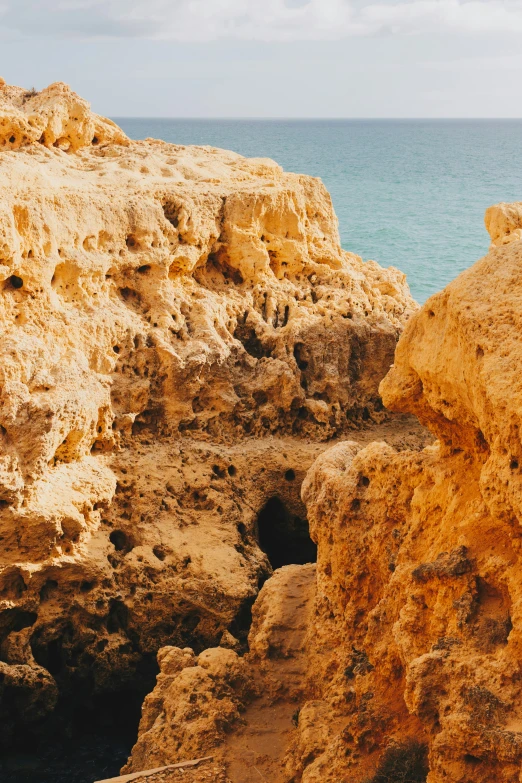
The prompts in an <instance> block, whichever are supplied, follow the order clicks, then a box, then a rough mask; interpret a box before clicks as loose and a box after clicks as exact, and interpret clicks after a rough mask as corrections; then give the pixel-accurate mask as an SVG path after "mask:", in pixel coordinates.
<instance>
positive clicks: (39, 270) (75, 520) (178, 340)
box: [0, 84, 415, 742]
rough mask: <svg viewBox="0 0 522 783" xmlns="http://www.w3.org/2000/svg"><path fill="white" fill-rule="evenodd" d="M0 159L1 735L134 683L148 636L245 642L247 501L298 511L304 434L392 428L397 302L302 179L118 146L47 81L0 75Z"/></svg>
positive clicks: (153, 648) (151, 644)
mask: <svg viewBox="0 0 522 783" xmlns="http://www.w3.org/2000/svg"><path fill="white" fill-rule="evenodd" d="M0 147H1V149H0V178H1V182H2V190H1V195H0V287H1V292H0V324H1V331H0V383H1V395H0V441H1V450H0V538H1V553H0V557H1V560H0V563H1V565H0V600H1V602H0V636H1V640H0V641H2V660H3V663H2V664H1V665H2V667H3V669H5V670H6V671H5V675H6V678H5V679H3V680H2V682H1V683H0V711H1V710H2V709H4V710H7V711H8V712H9V715H10V718H11V720H10V723H9V726H11V727H14V726H15V725H16V721H17V720H22V719H23V720H25V721H27V720H30V719H33V718H34V719H35V720H37V719H40V718H41V716H42V714H43V713H45V711H46V710H47V711H51V710H52V709H53V708H54V705H55V704H56V698H57V691H56V685H55V681H56V683H58V685H59V689H60V691H61V693H62V694H64V693H69V694H75V699H76V701H77V700H78V699H80V700H82V699H83V700H84V702H88V701H89V700H95V699H96V696H97V694H98V693H100V692H103V691H107V690H108V689H123V688H127V689H133V688H135V687H136V683H138V682H145V681H147V682H151V677H153V675H154V673H155V668H154V667H155V663H154V661H155V655H156V652H157V650H158V648H159V647H161V646H163V645H178V646H180V647H181V648H183V647H184V646H185V645H187V644H189V643H190V644H191V646H193V647H194V648H195V649H196V652H200V651H201V650H202V649H204V648H205V647H208V646H209V645H215V644H217V643H219V642H220V640H221V637H222V634H223V633H224V632H225V631H227V632H229V633H231V634H232V635H234V636H235V637H239V641H241V637H242V636H243V637H244V635H245V634H246V631H247V630H248V622H249V609H250V605H251V603H252V601H253V599H254V597H255V595H256V594H257V591H258V589H259V584H260V583H261V582H262V580H263V579H264V578H265V577H266V576H267V575H268V574H269V573H270V565H269V563H268V560H267V558H266V556H265V555H264V553H263V552H262V551H261V550H260V548H259V546H258V541H257V531H256V519H257V515H258V512H259V510H260V509H261V508H262V506H263V505H264V503H265V502H266V501H267V500H268V499H269V498H271V497H274V496H276V495H277V496H279V498H280V499H281V500H282V501H283V502H284V504H285V506H286V509H287V512H288V513H289V514H291V515H294V516H297V517H300V518H303V519H304V515H305V511H304V507H303V505H302V503H301V501H300V499H299V484H300V480H301V479H302V477H303V475H304V472H305V471H306V469H307V467H308V466H309V465H310V464H311V461H312V460H313V458H314V457H315V456H317V454H318V453H320V451H321V450H322V449H323V448H324V446H321V445H320V444H321V443H323V442H325V441H326V440H327V439H329V438H332V437H334V436H337V435H339V434H342V433H343V432H345V431H346V430H349V429H353V428H354V427H357V426H359V425H360V424H364V425H368V424H371V423H372V422H374V421H379V420H381V419H383V418H384V417H385V414H384V413H383V411H382V405H381V402H380V398H379V394H378V384H379V382H380V380H381V379H382V377H383V376H384V374H385V373H386V371H387V370H388V368H389V366H390V364H391V362H392V357H393V352H394V349H395V344H396V340H397V338H398V335H399V332H400V331H401V329H402V327H403V326H404V324H405V322H406V321H407V319H408V317H409V315H410V314H411V313H412V312H413V311H414V310H415V304H414V302H413V300H412V299H411V297H410V295H409V292H408V289H407V286H406V282H405V278H404V275H402V274H401V273H400V272H398V271H397V270H394V269H388V270H383V269H381V268H380V267H379V266H378V265H377V264H375V263H373V262H368V263H366V264H363V263H362V261H361V259H360V258H358V257H357V256H354V255H352V254H350V253H346V252H344V251H343V250H342V249H341V248H340V244H339V236H338V231H337V221H336V218H335V215H334V212H333V209H332V204H331V201H330V198H329V196H328V193H327V192H326V190H325V188H324V187H323V185H322V183H321V182H320V181H319V180H316V179H312V178H310V177H306V176H301V175H295V174H287V173H285V172H283V171H282V169H281V168H280V167H279V166H278V165H277V164H275V163H274V162H272V161H270V160H247V159H245V158H242V157H240V156H239V155H236V154H234V153H232V152H224V151H219V150H216V149H212V148H207V147H199V148H198V147H194V148H186V147H181V146H177V145H172V144H166V143H164V142H161V141H154V140H146V141H141V142H132V141H130V140H129V139H127V138H126V137H125V135H124V134H123V133H122V131H121V130H120V129H119V128H117V127H116V126H115V125H114V124H113V123H111V122H110V121H108V120H105V119H103V118H100V117H97V116H96V115H94V114H92V113H91V112H90V110H89V107H88V105H87V104H86V103H85V101H83V100H82V99H81V98H79V97H78V96H77V95H75V94H74V93H72V92H71V91H70V90H69V88H68V87H67V86H66V85H63V84H55V85H51V87H49V88H48V89H46V90H44V91H43V92H41V93H39V94H34V93H33V91H31V92H26V91H24V90H21V89H19V88H15V87H9V86H6V85H5V84H2V85H0ZM254 436H255V438H254ZM282 437H285V438H287V440H285V441H281V440H280V439H281V438H282ZM299 438H301V440H299ZM304 438H307V439H311V440H313V441H314V443H315V445H314V443H305V442H304V440H303V439H304ZM245 439H246V440H245ZM278 439H279V440H278ZM40 675H41V677H40ZM34 677H38V678H40V679H41V680H42V688H41V691H40V694H39V696H38V698H36V697H34V694H33V684H32V683H33V679H34ZM4 683H8V686H9V687H8V696H9V697H7V695H6V694H7V690H5V688H7V686H5V688H4ZM2 688H4V691H5V693H4V697H2ZM93 703H94V702H93ZM7 705H8V706H7ZM11 736H12V735H11V734H10V732H9V731H8V730H7V729H6V731H4V732H3V733H2V740H4V741H7V742H9V741H10V737H11Z"/></svg>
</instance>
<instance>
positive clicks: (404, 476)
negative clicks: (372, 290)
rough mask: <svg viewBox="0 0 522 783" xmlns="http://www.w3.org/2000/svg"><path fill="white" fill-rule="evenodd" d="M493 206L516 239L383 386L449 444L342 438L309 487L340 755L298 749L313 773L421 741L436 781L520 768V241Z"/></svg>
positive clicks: (403, 344)
mask: <svg viewBox="0 0 522 783" xmlns="http://www.w3.org/2000/svg"><path fill="white" fill-rule="evenodd" d="M517 210H518V206H517V205H514V206H513V208H512V209H511V208H506V209H504V208H502V214H503V215H511V216H513V215H516V214H517ZM492 214H493V216H492ZM494 216H495V213H490V214H489V219H490V225H492V226H493V228H492V238H493V239H494V241H499V242H500V243H501V244H502V246H501V247H499V248H494V249H493V250H492V251H491V252H490V254H489V255H488V256H487V257H486V258H484V259H482V260H481V261H479V262H478V263H477V264H475V266H474V267H472V268H471V269H469V270H468V271H466V272H464V273H463V274H461V275H460V276H459V277H458V278H457V279H456V280H455V281H454V282H453V283H451V284H450V285H449V286H448V287H447V288H446V289H445V290H444V291H443V292H441V293H440V294H437V295H435V296H433V297H431V299H429V300H428V302H427V303H426V304H425V305H424V307H423V308H422V309H421V310H420V312H419V313H418V314H417V315H415V316H414V317H413V318H412V319H411V320H410V322H409V323H408V325H407V327H406V329H405V331H404V333H403V335H402V337H401V339H400V341H399V344H398V347H397V351H396V355H395V362H394V366H393V368H392V370H391V371H390V373H389V374H388V375H387V377H386V378H385V379H384V381H383V382H382V384H381V391H382V395H383V400H384V402H385V404H386V405H387V406H388V407H389V408H391V409H392V410H400V411H408V412H412V413H415V415H417V416H418V417H419V419H420V420H421V422H423V423H424V424H426V425H427V426H428V427H429V428H430V430H431V431H432V432H433V434H434V435H435V436H436V437H438V441H437V442H436V443H435V444H433V445H430V446H428V447H427V448H425V449H424V450H422V451H420V452H419V451H407V450H406V451H402V452H400V453H399V452H397V451H396V450H395V449H394V448H392V447H391V446H390V445H388V444H386V443H383V442H381V443H378V442H376V443H373V444H370V445H368V446H366V447H362V446H361V444H357V443H355V442H347V443H342V444H339V445H337V446H335V447H334V448H333V449H331V450H329V451H327V452H325V453H324V454H323V455H322V456H320V457H319V458H318V460H317V461H316V463H315V464H314V466H313V467H312V469H311V470H310V471H309V473H308V475H307V478H306V480H305V483H304V485H303V498H304V500H305V501H306V504H307V508H308V514H309V520H310V525H311V533H312V536H313V538H314V539H315V540H316V541H317V544H318V563H317V574H318V575H317V583H318V584H317V603H316V619H315V622H314V623H313V624H312V628H311V632H310V635H309V677H310V680H311V682H313V684H314V685H315V687H316V693H318V694H319V695H320V697H321V699H322V700H323V701H327V702H328V704H329V705H330V713H329V714H328V713H327V711H323V715H325V714H326V715H327V717H326V718H324V717H323V719H321V720H319V721H318V724H319V725H317V726H316V728H315V730H316V732H317V733H318V735H319V736H320V737H322V736H324V731H325V727H326V729H328V732H329V737H330V741H329V745H328V746H327V747H326V748H325V749H324V752H323V753H322V754H321V755H320V756H319V757H318V758H317V759H315V760H314V761H313V763H310V764H308V765H307V764H304V768H303V761H302V754H300V753H299V742H298V743H297V748H296V750H295V752H294V769H296V770H301V772H302V780H303V781H306V783H312V781H313V782H314V783H315V781H319V780H320V781H322V783H326V782H327V781H330V780H331V781H336V780H340V779H345V778H346V776H350V779H352V778H353V779H354V780H360V779H366V778H367V779H371V774H372V769H373V770H375V768H376V766H377V764H378V759H379V758H380V757H381V755H382V753H383V751H384V749H385V748H386V747H387V746H388V744H389V743H390V742H395V743H397V747H398V748H399V752H404V753H407V748H408V747H417V748H418V747H419V745H418V744H417V745H414V744H411V745H408V740H409V739H411V740H415V741H416V742H417V743H421V745H422V744H425V745H426V746H427V750H428V751H429V768H430V771H429V774H428V778H427V781H428V783H468V782H469V781H473V783H491V781H495V782H496V783H500V782H502V783H519V781H520V769H521V765H522V733H521V730H520V726H521V723H520V721H521V707H520V705H521V703H522V691H521V685H520V682H521V671H520V660H521V653H520V645H521V628H522V625H521V617H520V595H521V593H520V581H521V564H520V535H519V526H520V523H521V522H522V505H521V497H522V494H521V486H522V485H521V479H520V468H519V465H522V452H521V449H522V446H521V440H520V426H521V424H522V422H521V421H520V411H521V410H522V399H521V391H520V382H519V367H520V362H521V350H522V347H521V346H522V341H521V338H520V335H521V334H522V328H521V327H522V324H521V323H520V307H519V299H520V286H521V283H520V269H521V267H522V242H517V241H512V242H511V241H510V242H509V243H508V244H507V245H506V243H502V242H501V241H500V239H499V238H500V237H501V236H502V235H503V234H502V232H503V231H504V228H502V229H500V228H498V226H499V221H500V218H499V216H498V214H497V216H496V218H495V220H493V218H494ZM495 221H496V222H495ZM302 731H303V733H304V732H305V729H304V728H303V730H302ZM307 731H308V730H307ZM303 736H304V734H303ZM303 741H304V740H303ZM309 743H310V738H309V737H308V738H307V739H306V745H308V744H309ZM401 747H403V749H404V750H403V751H401V750H400V748H401ZM405 758H406V756H405ZM403 760H404V759H403ZM301 772H300V773H299V774H301ZM379 779H380V778H379Z"/></svg>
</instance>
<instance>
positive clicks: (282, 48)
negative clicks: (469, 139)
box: [0, 0, 522, 117]
mask: <svg viewBox="0 0 522 783" xmlns="http://www.w3.org/2000/svg"><path fill="white" fill-rule="evenodd" d="M521 41H522V0H0V76H3V77H4V78H5V79H6V80H7V81H8V82H9V83H12V84H19V85H22V86H25V87H28V88H29V87H33V86H34V87H36V88H37V89H39V88H42V87H44V86H45V85H47V84H49V83H50V82H53V81H66V82H68V83H69V84H70V85H71V86H72V87H73V89H75V90H76V91H77V92H79V93H80V94H81V95H83V96H84V97H86V98H88V99H89V100H90V101H91V102H92V105H93V108H94V109H95V110H96V111H98V112H100V113H102V114H108V115H111V116H113V117H114V116H136V117H137V116H155V117H160V116H167V117H520V116H522V45H521Z"/></svg>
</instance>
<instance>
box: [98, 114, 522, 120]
mask: <svg viewBox="0 0 522 783" xmlns="http://www.w3.org/2000/svg"><path fill="white" fill-rule="evenodd" d="M107 116H109V118H110V119H113V120H191V121H194V120H196V121H198V120H200V121H203V122H205V121H208V120H241V121H244V122H246V121H252V120H255V121H256V122H281V121H285V122H404V121H408V122H426V121H428V122H520V121H521V120H522V116H520V117H284V116H281V117H277V116H274V117H254V116H252V117H245V116H240V115H238V116H234V115H230V116H223V117H216V116H210V115H209V116H208V117H203V116H201V117H200V116H197V117H190V116H172V115H152V114H150V115H149V114H143V115H131V114H118V115H116V114H113V115H107Z"/></svg>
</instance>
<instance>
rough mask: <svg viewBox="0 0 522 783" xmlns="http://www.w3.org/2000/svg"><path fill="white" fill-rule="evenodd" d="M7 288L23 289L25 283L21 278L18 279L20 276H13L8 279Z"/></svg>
mask: <svg viewBox="0 0 522 783" xmlns="http://www.w3.org/2000/svg"><path fill="white" fill-rule="evenodd" d="M5 284H6V288H15V289H18V288H22V286H23V284H24V281H23V280H22V278H21V277H18V275H11V277H8V278H7V280H6V281H5Z"/></svg>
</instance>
